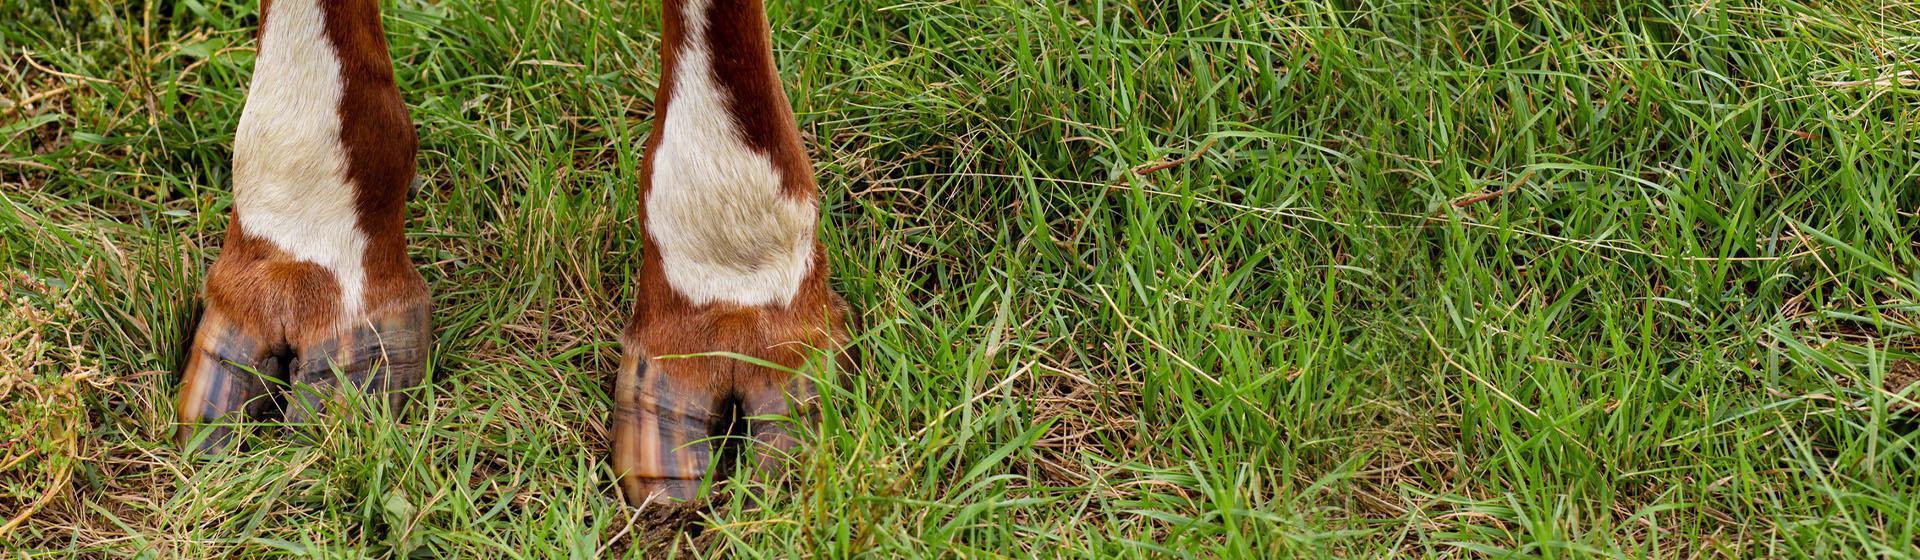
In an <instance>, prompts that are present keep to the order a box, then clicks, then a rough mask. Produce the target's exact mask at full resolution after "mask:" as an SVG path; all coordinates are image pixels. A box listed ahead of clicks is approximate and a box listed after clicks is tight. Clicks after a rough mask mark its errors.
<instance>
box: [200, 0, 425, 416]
mask: <svg viewBox="0 0 1920 560" xmlns="http://www.w3.org/2000/svg"><path fill="white" fill-rule="evenodd" d="M262 9H263V12H264V13H262V14H261V33H260V37H259V42H260V47H259V56H258V57H257V58H256V59H255V65H254V74H253V79H252V82H251V84H250V86H249V89H248V92H247V101H246V105H245V107H243V109H242V110H241V115H240V126H239V129H238V130H236V131H235V133H234V146H233V193H234V201H233V212H232V214H231V215H230V216H229V217H228V220H227V234H226V242H225V245H224V246H223V248H222V250H221V253H220V258H219V259H218V260H217V261H215V263H214V265H213V268H212V269H211V270H209V271H208V274H207V280H206V288H205V297H206V311H205V313H203V314H202V319H201V324H200V325H199V327H198V328H197V330H196V331H195V332H196V334H195V336H194V341H193V348H192V349H191V350H190V352H189V356H188V363H187V367H186V371H185V372H184V377H183V379H182V383H181V388H180V394H179V397H178V398H177V400H176V404H177V405H178V411H179V421H180V425H179V430H178V438H179V440H180V442H181V444H182V445H194V446H197V447H200V448H203V449H221V448H225V447H227V446H229V445H230V444H231V442H232V437H231V430H230V429H228V427H226V426H223V425H221V424H223V423H228V422H230V421H234V420H263V419H271V418H276V417H280V418H287V419H293V420H300V421H305V420H311V419H313V418H314V414H315V413H316V412H319V411H323V410H327V405H328V404H330V401H331V399H332V398H333V397H341V396H346V395H350V394H357V393H363V392H373V393H379V394H381V395H382V396H383V398H384V399H385V400H386V401H387V404H388V405H391V406H392V407H394V408H398V407H400V406H401V405H403V404H404V402H405V398H404V395H405V394H406V391H407V390H408V389H411V388H413V387H415V386H417V385H419V384H420V383H421V382H422V381H423V379H424V378H425V377H426V355H427V349H428V347H429V346H430V345H431V336H432V334H431V326H430V322H429V320H428V312H429V307H430V304H429V298H428V296H427V288H426V283H425V282H424V281H422V279H421V277H420V273H419V272H418V271H416V270H415V269H414V267H413V264H412V262H411V261H410V260H409V259H408V258H407V254H406V240H405V232H404V222H405V220H406V197H407V195H408V190H409V186H410V184H411V182H412V180H413V173H414V152H415V138H414V131H413V123H412V121H411V120H410V119H409V118H408V116H407V109H406V106H405V104H404V103H403V102H402V101H401V98H400V91H399V89H398V87H396V86H395V85H394V79H393V68H392V64H391V62H390V61H389V60H388V58H387V47H386V41H385V38H384V34H383V31H382V29H381V26H380V16H379V12H378V2H377V1H376V0H275V1H273V2H270V3H263V6H262ZM287 387H292V388H296V389H299V390H300V392H299V393H298V394H296V395H292V396H291V398H289V395H286V394H283V393H279V391H280V390H281V389H283V388H287ZM275 396H277V397H279V398H270V397H275ZM276 402H277V403H293V404H296V405H297V406H294V407H293V408H291V409H288V410H275V409H274V407H271V406H268V404H270V403H276ZM203 429H205V430H206V436H205V437H202V436H200V434H201V433H202V430H203Z"/></svg>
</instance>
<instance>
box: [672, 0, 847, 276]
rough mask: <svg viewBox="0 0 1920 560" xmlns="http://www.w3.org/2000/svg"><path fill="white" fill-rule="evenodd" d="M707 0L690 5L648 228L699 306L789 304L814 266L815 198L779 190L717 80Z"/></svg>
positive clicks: (775, 171) (767, 163) (777, 176)
mask: <svg viewBox="0 0 1920 560" xmlns="http://www.w3.org/2000/svg"><path fill="white" fill-rule="evenodd" d="M707 4H708V0H691V1H689V2H687V3H686V5H685V10H686V13H685V14H684V15H685V20H686V22H687V41H686V48H685V50H683V51H680V52H679V53H678V58H677V64H678V67H677V68H675V69H674V71H675V73H674V84H673V99H672V102H671V103H672V105H671V106H670V107H669V108H668V110H667V115H666V119H665V122H662V123H661V124H660V126H661V127H662V128H661V137H660V144H659V146H658V147H657V148H656V149H655V151H654V153H653V158H654V160H653V190H652V192H651V193H650V194H648V195H647V201H646V202H647V232H648V233H650V234H652V235H653V238H654V241H655V242H657V244H658V247H659V250H660V260H661V263H662V265H663V268H664V272H665V273H666V277H667V283H668V284H669V285H671V286H673V289H674V291H676V292H679V293H680V295H682V296H684V297H686V298H687V299H688V300H690V301H692V302H693V303H694V304H695V305H703V304H707V303H714V302H724V303H733V304H738V305H747V306H758V305H768V304H779V305H786V304H788V303H791V302H792V301H793V296H794V295H795V294H796V293H798V292H799V291H800V283H801V280H802V279H804V278H805V277H806V275H807V272H808V271H809V269H810V268H811V267H812V265H813V260H812V256H813V229H814V223H815V220H816V219H817V214H818V209H817V208H816V207H815V206H814V202H813V201H812V200H793V199H792V198H790V197H787V196H785V195H783V194H781V192H780V171H779V169H778V168H776V167H774V165H773V160H772V159H770V158H768V157H767V156H766V155H765V154H762V153H760V152H758V151H756V150H754V149H753V147H752V146H749V145H747V143H746V142H745V141H744V140H743V138H742V133H741V131H740V126H739V124H738V123H736V122H735V121H734V119H733V116H732V114H731V113H730V112H728V110H727V103H726V101H727V99H726V92H725V91H724V90H722V89H721V88H720V85H719V84H718V83H717V82H716V81H715V80H716V78H715V76H714V72H713V55H712V53H711V52H709V51H708V48H707V42H706V31H707V29H706V28H707V22H706V19H705V14H706V10H707Z"/></svg>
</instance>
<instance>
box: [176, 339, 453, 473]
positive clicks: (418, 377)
mask: <svg viewBox="0 0 1920 560" xmlns="http://www.w3.org/2000/svg"><path fill="white" fill-rule="evenodd" d="M432 337H433V329H432V324H431V322H430V319H429V317H428V305H427V304H425V303H422V304H419V305H415V306H412V307H410V308H407V309H404V310H401V311H399V312H395V313H389V314H387V315H385V316H381V317H375V318H369V319H364V320H361V321H358V322H357V323H354V324H351V325H348V326H344V327H342V328H341V329H339V332H337V333H334V334H332V335H330V336H320V337H312V338H316V339H315V340H309V341H305V342H304V343H302V344H300V345H294V344H289V343H287V342H285V341H280V340H273V339H270V338H268V337H266V336H263V335H262V334H260V333H259V332H258V330H257V329H249V328H247V327H245V326H243V325H241V324H240V323H238V322H235V321H234V320H233V319H232V318H231V317H229V316H228V315H227V314H225V313H221V312H219V311H218V310H215V309H213V308H209V309H208V310H207V311H206V314H205V316H204V317H202V318H201V320H200V325H199V328H198V330H197V331H196V332H195V334H194V339H193V346H192V348H191V349H190V355H189V356H188V358H187V367H186V371H185V373H184V376H183V379H182V381H181V385H180V393H179V396H178V398H177V401H176V404H177V409H178V410H179V414H180V417H179V420H180V425H179V428H178V431H177V432H176V433H175V439H176V441H177V442H178V443H179V444H180V445H181V446H182V447H191V448H193V449H195V450H197V451H215V452H217V451H222V450H225V449H228V448H230V447H231V446H232V445H233V443H234V442H233V439H234V427H235V424H236V423H241V422H263V421H270V420H275V419H283V420H286V421H288V422H310V421H313V420H315V419H317V418H318V417H319V416H321V415H325V414H327V413H329V412H330V411H338V410H341V409H340V408H337V407H339V406H345V405H352V404H356V403H359V404H364V405H366V406H369V407H372V406H378V405H385V406H387V407H388V408H389V409H390V410H392V411H393V412H394V414H396V415H397V414H400V413H402V412H403V411H404V409H405V408H407V406H408V405H409V403H410V401H411V398H412V396H411V393H412V391H410V389H413V388H415V387H418V386H419V385H420V384H421V383H422V382H424V381H425V379H426V371H427V367H426V358H427V352H428V349H429V348H430V347H431V346H432V341H433V338H432ZM289 391H291V392H292V393H293V395H291V397H290V396H289V395H287V394H286V393H287V392H289ZM362 394H364V395H367V396H370V397H371V396H374V395H378V396H379V397H380V399H379V400H371V399H369V400H366V401H360V400H359V399H357V398H355V396H356V395H362Z"/></svg>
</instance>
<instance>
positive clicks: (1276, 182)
mask: <svg viewBox="0 0 1920 560" xmlns="http://www.w3.org/2000/svg"><path fill="white" fill-rule="evenodd" d="M659 9H660V7H659V5H658V3H657V2H653V1H618V2H613V1H607V0H497V1H479V0H400V1H398V2H388V3H387V4H386V5H385V14H384V21H385V25H386V29H387V33H388V39H389V41H390V43H391V47H392V54H393V58H394V60H395V62H396V65H397V67H398V68H397V71H398V80H399V82H400V87H401V89H402V91H403V92H404V95H405V98H406V101H407V103H408V104H409V106H410V107H411V110H412V115H413V119H414V121H415V123H416V125H417V127H418V130H419V133H420V139H421V147H422V150H421V154H420V164H419V169H420V175H421V177H422V178H423V180H424V183H423V184H424V188H423V190H422V191H421V193H420V194H419V195H418V196H416V197H415V199H414V200H413V202H412V203H411V206H410V211H411V216H412V217H411V218H410V221H409V236H410V243H411V244H412V251H413V257H414V260H415V262H416V263H417V264H418V265H419V267H420V269H421V271H422V272H423V273H424V274H425V275H426V277H427V280H428V282H429V283H430V284H431V286H432V290H433V294H434V302H435V306H436V307H435V310H434V319H435V322H436V324H437V333H438V334H437V347H436V349H435V354H434V358H433V364H432V371H433V375H434V378H435V382H434V384H433V385H432V389H431V392H430V393H429V394H428V395H427V403H426V405H425V406H422V407H419V408H416V409H415V410H414V411H413V412H414V413H413V414H410V415H407V416H406V417H404V418H399V419H396V418H392V417H390V416H386V415H381V414H375V415H373V416H371V417H340V418H335V419H332V420H330V421H328V422H327V423H325V424H323V425H320V426H314V427H311V430H310V431H309V432H308V433H309V434H311V437H309V438H306V439H302V438H295V437H290V436H289V435H288V434H287V433H286V432H284V431H281V430H278V429H258V430H254V433H253V435H252V438H251V439H250V440H249V442H250V445H249V447H248V448H247V449H246V450H245V451H243V452H239V453H235V454H233V455H230V456H226V457H222V458H217V459H206V458H199V457H183V456H182V454H181V453H180V452H179V451H178V450H177V449H176V448H175V447H174V445H173V444H172V443H171V441H170V435H171V433H172V429H173V426H172V424H171V418H172V417H173V414H174V410H173V408H174V405H173V403H172V400H171V398H172V393H173V390H174V386H175V384H176V383H177V380H178V371H179V368H180V366H181V363H182V360H183V356H184V345H185V344H186V342H187V340H188V337H189V335H190V332H191V331H190V328H191V326H192V322H193V320H194V318H195V316H196V315H195V314H196V310H197V307H198V305H199V304H198V293H197V292H198V290H199V285H200V281H201V278H202V277H203V275H204V274H205V272H206V270H207V268H208V266H209V265H210V264H211V263H212V262H213V259H214V258H215V257H216V256H217V255H218V253H219V248H220V241H221V235H222V233H223V231H224V228H225V223H226V220H227V213H228V211H229V209H230V206H231V200H232V199H231V192H230V187H231V181H230V178H229V171H230V170H229V160H230V157H231V153H232V140H233V131H234V128H235V124H236V121H237V119H238V116H239V113H240V108H241V103H242V101H243V100H244V96H245V91H246V85H247V80H248V78H249V76H250V72H251V68H252V66H253V60H254V50H253V45H254V32H255V26H256V23H257V17H256V12H255V11H256V6H255V3H254V2H252V1H240V2H223V1H217V0H170V1H158V0H151V1H143V0H74V1H57V2H44V1H37V0H0V295H4V298H5V300H6V302H7V303H6V304H5V305H0V557H7V558H14V557H21V558H64V557H88V558H94V557H142V558H213V557H244V558H255V557H326V558H359V557H374V558H402V557H406V558H426V557H435V558H535V559H543V558H593V557H626V558H667V557H673V558H710V557H718V556H731V557H736V558H796V557H826V558H845V557H864V558H897V557H919V556H928V557H978V558H1004V557H1042V558H1065V557H1079V558H1134V557H1143V558H1144V557H1172V558H1181V557H1186V558H1284V557H1302V556H1309V557H1321V556H1340V557H1383V556H1398V557H1498V558H1586V557H1632V558H1642V557H1646V558H1698V557H1708V558H1720V557H1726V558H1760V557H1768V558H1780V557H1787V558H1791V557H1813V558H1850V557H1860V558H1912V557H1917V556H1920V447H1917V446H1920V416H1916V414H1920V413H1917V412H1916V411H1920V402H1917V401H1920V389H1916V388H1913V387H1912V383H1913V382H1914V381H1916V380H1920V359H1917V357H1920V233H1917V232H1920V62H1917V61H1920V3H1916V2H1914V1H1912V0H1830V1H1812V0H1677V1H1651V0H1486V1H1481V2H1459V1H1453V0H1135V1H1124V2H1123V1H1117V0H1080V1H1072V2H1039V1H1026V0H924V1H920V0H915V1H905V2H900V1H873V2H860V1H846V0H840V1H823V0H771V2H770V5H769V10H770V15H771V17H772V20H773V22H774V23H773V27H774V42H775V45H776V51H777V53H776V54H777V58H778V60H779V63H780V67H781V69H782V73H783V75H784V77H785V79H786V85H787V89H788V91H789V92H791V94H792V96H793V100H794V104H795V105H796V110H797V113H798V115H799V119H800V122H801V127H802V129H803V133H804V134H805V136H806V138H807V139H808V142H809V144H810V146H811V149H812V150H813V158H814V160H815V162H816V164H817V165H818V168H819V174H820V182H821V185H822V191H823V196H824V199H823V202H822V209H823V212H824V214H825V216H826V218H827V225H826V226H825V227H824V229H823V233H822V235H823V237H824V239H825V240H826V243H827V246H828V248H829V253H830V255H831V257H830V260H831V262H832V266H833V267H834V281H835V284H836V286H837V287H838V288H839V289H841V290H842V291H843V292H844V293H845V294H846V296H847V298H848V300H849V301H850V302H851V303H852V304H853V306H854V307H855V308H856V309H857V310H858V316H859V322H860V325H859V328H858V330H857V341H856V343H855V348H856V350H857V352H858V365H857V366H856V367H854V368H853V369H851V370H846V371H837V372H829V373H826V374H823V375H822V378H821V380H820V381H821V383H822V385H823V386H824V387H825V388H826V391H825V392H826V398H825V399H824V403H823V406H822V410H821V419H820V421H819V424H818V426H817V427H816V428H814V429H811V430H808V431H807V433H806V435H805V436H804V438H803V439H804V440H805V442H806V444H807V446H808V448H809V451H808V452H807V453H804V454H802V455H800V456H799V457H797V458H796V459H795V462H794V464H793V467H792V468H791V469H790V470H791V472H790V473H789V476H787V477H786V478H784V479H777V480H776V482H777V483H774V484H766V485H762V486H759V487H752V488H748V487H744V486H747V485H739V486H741V487H736V488H735V489H733V490H732V491H728V492H723V493H721V494H720V495H719V496H718V497H717V498H715V499H714V500H712V501H711V502H710V503H705V504H695V505H693V506H683V507H651V508H647V509H645V510H636V509H632V508H628V507H626V506H624V505H622V504H621V503H620V501H619V496H618V493H617V491H616V489H615V487H614V478H613V474H612V472H611V471H610V469H609V467H608V465H607V463H606V453H607V445H608V443H607V434H608V431H609V427H608V424H607V423H608V420H609V418H608V415H609V407H610V392H611V387H610V382H609V379H610V374H611V372H612V371H613V369H614V366H615V365H616V362H617V360H618V357H619V345H618V344H617V342H615V336H616V334H617V333H618V332H619V329H620V327H621V325H622V324H623V322H624V321H625V319H626V316H627V314H628V307H629V305H631V302H632V301H633V299H634V292H633V288H632V283H631V282H630V281H629V279H630V278H632V277H633V276H634V271H635V267H636V266H637V264H638V262H639V255H638V254H637V252H638V250H639V247H640V240H639V237H638V236H639V235H640V232H641V228H640V227H639V224H638V222H637V220H636V218H635V213H636V210H637V201H636V197H635V194H636V180H637V169H638V165H639V161H640V149H639V144H640V142H641V140H642V139H643V138H644V137H645V135H646V134H647V132H648V131H649V130H650V127H651V126H652V120H651V117H652V105H651V99H652V97H653V94H654V88H655V83H656V78H657V75H658V70H659V68H658V60H657V57H658V54H657V52H656V49H657V47H658V46H659V23H658V22H659V20H660V17H659Z"/></svg>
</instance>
